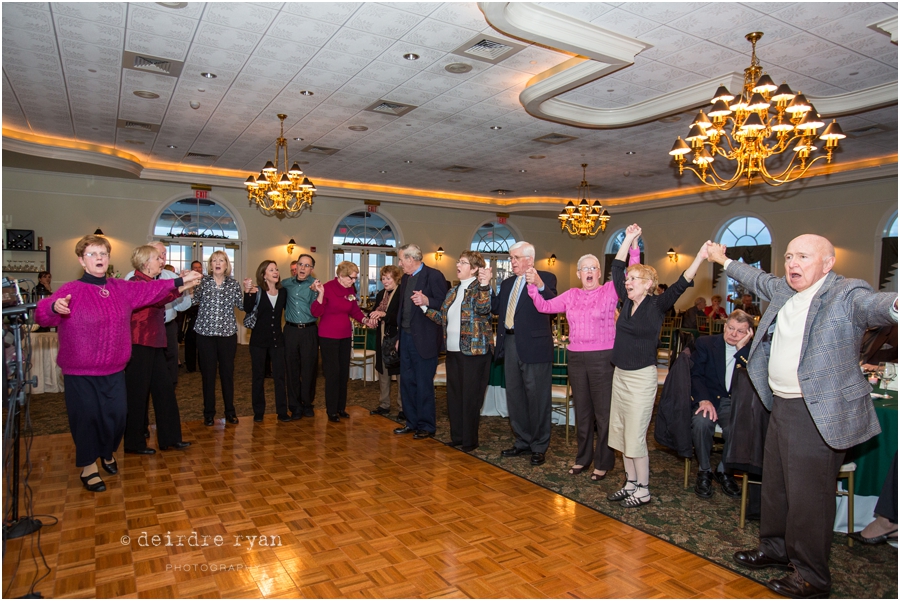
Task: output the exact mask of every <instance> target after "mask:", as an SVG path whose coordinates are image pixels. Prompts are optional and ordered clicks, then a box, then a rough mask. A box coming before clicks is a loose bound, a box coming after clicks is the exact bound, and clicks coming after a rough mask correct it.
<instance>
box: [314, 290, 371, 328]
mask: <svg viewBox="0 0 900 601" xmlns="http://www.w3.org/2000/svg"><path fill="white" fill-rule="evenodd" d="M351 298H352V300H351ZM322 301H323V302H321V303H320V302H319V301H318V300H315V301H313V303H312V305H310V307H309V310H310V312H311V313H312V314H313V317H319V318H320V319H319V338H350V337H351V336H353V325H352V324H351V323H350V318H351V317H352V318H353V319H355V320H356V321H360V322H361V321H362V320H363V319H365V318H366V316H365V314H364V313H363V312H362V311H361V310H360V308H359V304H358V301H359V297H357V296H356V289H355V288H344V287H343V286H341V284H340V283H339V282H338V281H337V278H335V279H333V280H331V281H330V282H326V283H325V295H324V298H323V299H322Z"/></svg>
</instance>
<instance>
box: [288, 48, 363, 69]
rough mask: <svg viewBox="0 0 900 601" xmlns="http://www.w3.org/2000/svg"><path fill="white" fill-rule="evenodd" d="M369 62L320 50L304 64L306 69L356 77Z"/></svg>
mask: <svg viewBox="0 0 900 601" xmlns="http://www.w3.org/2000/svg"><path fill="white" fill-rule="evenodd" d="M370 62H371V60H370V59H368V58H365V57H362V56H353V55H350V54H344V53H342V52H335V51H333V50H320V51H319V52H318V53H317V54H316V56H315V57H314V58H313V59H312V60H310V61H309V62H308V63H306V68H310V67H311V68H313V69H321V70H323V71H332V72H334V73H340V74H342V75H356V74H357V73H359V72H360V71H361V70H362V69H363V68H364V67H365V66H366V65H368V64H369V63H370ZM306 68H305V69H304V71H305V70H306ZM302 72H303V71H301V73H302Z"/></svg>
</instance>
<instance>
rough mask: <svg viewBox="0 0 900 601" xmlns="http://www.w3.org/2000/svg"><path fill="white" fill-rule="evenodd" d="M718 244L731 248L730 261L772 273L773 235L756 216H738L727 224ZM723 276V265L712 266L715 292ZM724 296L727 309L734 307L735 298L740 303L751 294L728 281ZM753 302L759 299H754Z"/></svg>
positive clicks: (728, 254)
mask: <svg viewBox="0 0 900 601" xmlns="http://www.w3.org/2000/svg"><path fill="white" fill-rule="evenodd" d="M717 242H718V243H719V244H724V245H725V246H727V247H728V248H727V249H726V251H725V254H726V255H727V256H728V258H729V259H732V260H734V261H742V262H744V263H747V264H748V265H752V266H753V267H757V268H759V269H762V270H763V271H768V272H771V271H772V235H771V234H770V233H769V228H768V227H766V224H765V223H763V222H762V221H761V220H759V219H757V218H756V217H735V218H734V219H732V220H731V221H729V222H728V223H726V224H725V226H724V227H723V228H722V231H721V232H720V233H719V236H718V240H717ZM721 275H722V266H721V265H719V264H714V265H713V289H715V288H716V286H717V284H718V282H719V279H720V277H721ZM726 279H727V282H726V284H725V296H726V300H727V304H726V310H727V311H728V312H731V310H732V309H733V308H734V303H733V302H732V299H735V300H739V299H740V298H741V296H742V295H743V294H744V293H747V294H751V296H753V295H752V293H751V292H750V291H749V290H746V289H745V288H744V287H743V286H742V285H741V284H740V283H739V282H737V281H735V280H733V279H731V278H726ZM753 300H754V302H756V300H757V299H756V297H755V296H754V299H753Z"/></svg>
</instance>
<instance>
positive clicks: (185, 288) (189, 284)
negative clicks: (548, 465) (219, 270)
mask: <svg viewBox="0 0 900 601" xmlns="http://www.w3.org/2000/svg"><path fill="white" fill-rule="evenodd" d="M198 285H200V280H198V279H194V280H193V281H190V282H187V283H186V284H183V285H182V286H179V287H178V292H181V293H184V292H187V291H188V290H191V289H192V288H195V287H197V286H198Z"/></svg>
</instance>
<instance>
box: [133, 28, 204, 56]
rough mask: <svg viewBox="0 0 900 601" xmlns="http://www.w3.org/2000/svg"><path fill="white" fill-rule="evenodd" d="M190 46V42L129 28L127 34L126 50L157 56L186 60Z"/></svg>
mask: <svg viewBox="0 0 900 601" xmlns="http://www.w3.org/2000/svg"><path fill="white" fill-rule="evenodd" d="M189 46H190V45H189V44H188V42H182V41H178V40H173V39H171V38H164V37H162V36H158V35H153V34H149V33H141V32H139V31H132V30H129V31H128V32H127V33H126V34H125V50H127V51H129V52H134V53H136V54H143V55H147V56H153V57H157V58H167V59H170V60H176V61H184V59H185V56H186V55H187V51H188V48H189ZM120 54H121V51H120ZM120 60H121V59H120Z"/></svg>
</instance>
